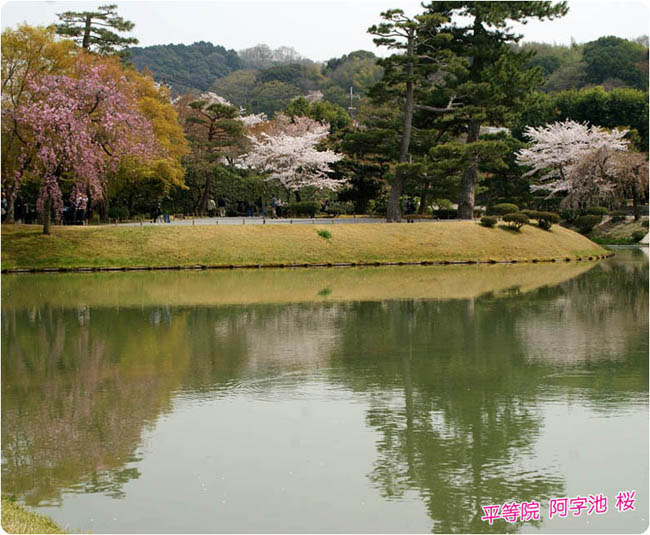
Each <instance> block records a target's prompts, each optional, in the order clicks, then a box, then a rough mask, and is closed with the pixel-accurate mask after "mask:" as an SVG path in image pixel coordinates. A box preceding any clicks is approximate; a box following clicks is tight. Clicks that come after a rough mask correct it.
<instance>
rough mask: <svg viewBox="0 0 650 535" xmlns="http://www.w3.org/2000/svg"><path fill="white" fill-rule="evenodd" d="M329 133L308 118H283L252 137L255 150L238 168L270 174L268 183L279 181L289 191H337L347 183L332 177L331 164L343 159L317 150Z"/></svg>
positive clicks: (327, 128) (327, 151)
mask: <svg viewBox="0 0 650 535" xmlns="http://www.w3.org/2000/svg"><path fill="white" fill-rule="evenodd" d="M328 133H329V125H328V124H321V123H319V122H318V121H314V120H312V119H309V118H308V117H296V118H295V119H294V120H293V121H291V120H290V119H289V118H288V117H286V116H284V115H282V114H279V115H278V116H277V117H276V118H275V119H274V120H273V121H270V122H267V123H266V124H264V125H261V126H260V127H259V128H258V130H257V131H256V132H255V133H253V134H252V135H251V136H250V137H249V139H250V141H251V145H252V147H251V150H250V151H249V152H248V153H247V154H246V155H244V156H243V157H241V158H240V159H239V161H238V164H239V165H240V166H242V167H250V168H254V169H257V170H258V171H260V172H263V173H266V174H267V177H266V179H267V180H275V181H278V182H279V183H280V184H281V185H282V186H283V187H284V188H285V189H286V190H287V191H291V192H297V191H299V190H300V189H302V188H305V187H310V188H314V189H316V190H330V191H336V190H338V189H340V188H341V187H342V186H343V185H344V184H345V180H337V179H334V178H332V177H331V176H330V175H329V173H330V171H331V168H330V164H333V163H334V162H338V161H339V160H340V159H341V158H342V157H343V156H342V155H340V154H337V153H335V152H333V151H331V150H318V149H317V148H316V147H317V145H318V143H319V142H320V141H322V140H323V139H324V138H325V137H327V135H328Z"/></svg>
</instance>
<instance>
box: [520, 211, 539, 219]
mask: <svg viewBox="0 0 650 535" xmlns="http://www.w3.org/2000/svg"><path fill="white" fill-rule="evenodd" d="M521 213H522V214H526V215H527V216H528V217H529V218H530V219H537V214H540V213H541V212H538V211H537V210H522V211H521Z"/></svg>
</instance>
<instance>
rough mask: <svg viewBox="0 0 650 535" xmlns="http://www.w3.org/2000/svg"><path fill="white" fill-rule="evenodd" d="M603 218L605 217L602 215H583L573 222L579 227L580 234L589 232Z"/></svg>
mask: <svg viewBox="0 0 650 535" xmlns="http://www.w3.org/2000/svg"><path fill="white" fill-rule="evenodd" d="M602 219H603V217H602V216H600V215H583V216H580V217H579V218H577V219H576V220H575V221H574V222H573V224H574V225H575V226H576V227H578V230H579V231H580V234H589V232H591V231H592V230H593V228H594V227H595V226H596V225H597V224H598V223H600V222H601V221H602Z"/></svg>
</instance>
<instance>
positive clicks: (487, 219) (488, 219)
mask: <svg viewBox="0 0 650 535" xmlns="http://www.w3.org/2000/svg"><path fill="white" fill-rule="evenodd" d="M496 224H497V218H496V217H493V216H489V215H486V216H483V217H482V218H481V225H483V226H484V227H488V228H492V227H493V226H494V225H496Z"/></svg>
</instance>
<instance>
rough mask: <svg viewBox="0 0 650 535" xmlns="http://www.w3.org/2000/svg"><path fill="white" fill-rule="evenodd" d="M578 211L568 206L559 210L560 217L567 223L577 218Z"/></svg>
mask: <svg viewBox="0 0 650 535" xmlns="http://www.w3.org/2000/svg"><path fill="white" fill-rule="evenodd" d="M578 215H579V214H578V212H576V211H575V210H572V209H570V208H565V209H564V210H562V211H561V212H560V217H561V218H562V219H564V220H565V221H568V222H569V223H573V222H574V221H575V220H576V219H577V218H578Z"/></svg>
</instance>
